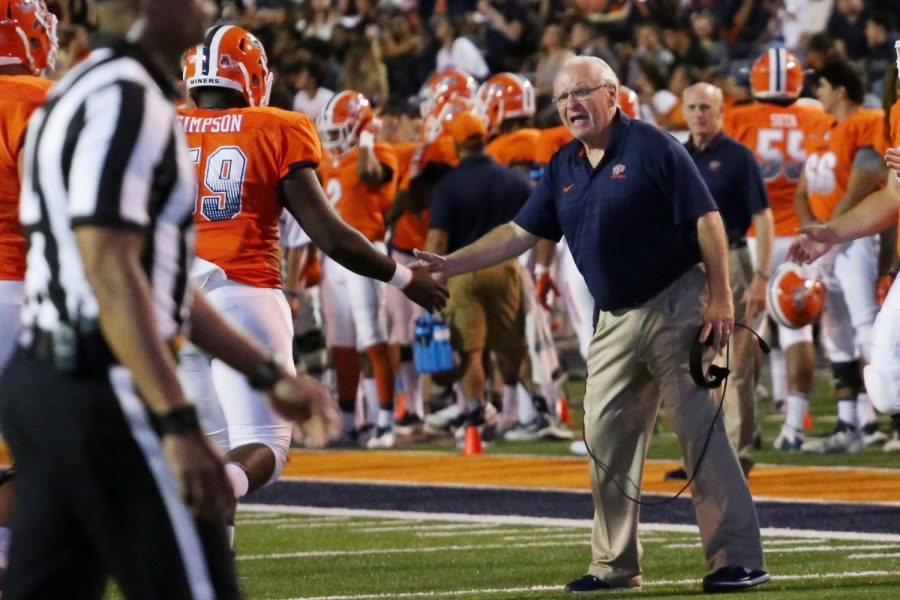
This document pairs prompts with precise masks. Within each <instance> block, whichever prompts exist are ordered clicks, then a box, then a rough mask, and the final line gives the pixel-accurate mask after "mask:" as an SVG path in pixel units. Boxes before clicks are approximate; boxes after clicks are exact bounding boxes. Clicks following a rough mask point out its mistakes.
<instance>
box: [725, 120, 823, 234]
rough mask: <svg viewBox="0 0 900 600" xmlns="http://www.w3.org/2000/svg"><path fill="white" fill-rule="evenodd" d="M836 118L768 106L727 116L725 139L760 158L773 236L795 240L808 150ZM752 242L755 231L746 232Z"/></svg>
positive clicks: (820, 138)
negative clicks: (799, 188)
mask: <svg viewBox="0 0 900 600" xmlns="http://www.w3.org/2000/svg"><path fill="white" fill-rule="evenodd" d="M831 122H832V117H831V116H829V115H828V114H826V113H825V112H824V111H823V110H821V109H819V108H815V107H811V106H802V105H797V104H791V105H790V106H778V105H776V104H770V103H767V102H758V103H754V104H745V105H742V106H737V107H734V108H732V109H731V110H729V111H728V112H726V113H725V121H724V129H725V133H726V134H728V135H730V136H731V137H733V138H735V139H736V140H738V141H739V142H741V143H742V144H744V145H745V146H747V147H748V148H750V149H751V150H753V153H754V154H755V155H756V160H757V162H758V163H759V167H760V171H762V175H763V180H764V181H765V185H766V192H767V194H768V196H769V205H770V206H771V207H772V216H773V218H774V220H775V235H776V236H787V237H791V236H794V235H796V231H797V228H798V227H800V220H799V219H798V218H797V211H796V210H795V209H794V195H795V194H796V192H797V184H798V182H799V181H800V175H801V173H802V172H803V164H804V162H805V160H806V148H807V146H808V145H810V144H815V143H819V142H821V141H822V140H823V139H824V136H825V133H826V132H827V131H828V129H829V128H830V126H831ZM748 235H750V236H752V235H753V232H752V230H751V231H750V232H748Z"/></svg>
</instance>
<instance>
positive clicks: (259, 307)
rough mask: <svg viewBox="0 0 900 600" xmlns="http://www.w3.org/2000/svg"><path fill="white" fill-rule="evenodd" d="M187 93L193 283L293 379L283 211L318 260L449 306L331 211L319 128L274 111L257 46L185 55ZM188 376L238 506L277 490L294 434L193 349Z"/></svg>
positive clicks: (251, 392)
mask: <svg viewBox="0 0 900 600" xmlns="http://www.w3.org/2000/svg"><path fill="white" fill-rule="evenodd" d="M184 81H185V84H186V86H187V89H188V91H189V92H190V94H191V97H192V99H193V101H194V103H195V104H196V105H197V108H189V109H182V110H181V111H180V122H181V124H182V126H183V128H184V130H185V132H186V136H187V140H188V145H189V148H190V154H191V156H192V157H193V159H194V161H195V164H196V167H197V175H198V177H197V179H198V194H197V209H196V212H195V215H194V220H195V223H196V227H197V257H198V261H197V262H198V263H199V264H198V266H197V268H195V269H194V270H193V272H192V278H193V279H194V280H195V282H196V283H197V284H198V285H200V286H201V287H202V288H203V289H204V290H205V291H206V292H207V297H208V298H209V300H210V302H211V303H212V304H213V305H215V306H217V307H218V308H219V309H220V310H221V311H222V313H223V314H225V315H226V317H227V318H229V319H230V320H231V321H232V322H233V323H234V324H235V325H236V326H237V327H239V328H241V329H242V330H244V331H246V332H247V333H249V334H250V335H251V336H253V337H254V338H255V339H256V340H257V341H259V342H260V343H262V344H264V345H265V346H266V347H267V348H268V349H269V350H271V351H272V352H273V353H274V354H276V355H278V356H280V357H283V360H285V361H286V362H285V365H284V367H285V368H286V369H287V370H289V371H293V363H292V361H290V360H289V357H290V356H291V341H292V335H293V327H292V322H291V315H290V310H289V308H288V304H287V302H286V300H285V297H284V293H283V291H282V289H281V287H282V281H281V251H280V248H279V236H278V218H279V215H281V213H282V209H283V208H285V207H286V208H287V209H288V210H289V211H290V212H291V214H292V215H293V216H294V217H295V218H296V219H297V221H298V222H299V223H300V224H301V225H303V224H306V227H305V228H304V229H305V231H307V232H308V234H309V235H310V238H311V239H312V241H313V243H314V244H315V245H316V246H317V247H318V248H320V249H321V250H322V251H323V252H324V253H326V254H328V255H332V256H335V257H336V259H337V260H338V261H340V263H341V264H343V265H346V267H347V268H349V269H352V270H354V271H358V272H360V273H363V274H365V275H367V276H371V277H375V278H378V279H381V280H388V279H391V277H392V276H393V279H392V282H393V283H395V284H397V285H400V286H403V287H404V288H405V291H406V293H407V294H409V295H410V297H411V298H413V299H415V300H416V301H419V302H422V303H423V304H424V305H426V306H428V307H434V306H439V305H442V304H443V297H444V292H443V290H441V289H440V288H437V287H435V286H434V285H433V283H432V282H431V279H430V278H428V277H427V275H426V274H424V273H414V272H412V271H410V270H409V269H405V268H404V267H398V266H397V265H395V264H394V262H393V261H391V260H390V259H388V258H387V257H386V256H384V255H383V254H382V253H379V252H378V251H376V250H375V249H374V248H373V247H372V245H371V244H370V243H369V242H368V240H366V238H365V237H363V236H362V235H360V234H359V233H358V232H356V231H355V230H353V229H352V228H350V227H348V226H347V225H346V224H345V223H344V222H343V221H342V220H341V219H340V218H339V217H338V216H337V215H336V214H335V213H334V211H333V210H332V209H331V208H330V207H329V205H328V200H327V199H326V198H325V195H324V193H323V191H322V188H321V187H320V185H319V183H318V180H317V178H316V175H315V172H314V170H313V169H314V168H315V167H316V165H317V164H318V163H319V161H320V160H321V159H322V152H321V145H320V142H319V139H318V137H317V134H316V130H315V127H314V125H313V123H312V121H311V120H310V119H309V118H308V117H307V116H305V115H302V114H299V113H293V112H288V111H283V110H280V109H276V108H270V107H267V106H266V103H267V100H268V93H269V89H270V86H271V81H272V75H271V73H270V72H269V70H268V65H267V59H266V53H265V50H264V49H263V47H262V45H261V44H260V42H259V41H258V40H257V39H256V38H255V37H254V36H253V35H252V34H250V33H249V32H248V31H246V30H244V29H242V28H240V27H234V26H227V25H226V26H218V27H215V28H213V29H211V30H210V31H209V32H208V34H207V37H206V41H205V43H204V44H203V45H201V46H198V47H197V48H195V49H193V50H192V51H190V52H189V54H188V56H187V58H186V61H185V69H184ZM392 274H393V275H392ZM180 371H181V374H182V377H183V379H184V385H185V389H186V390H187V391H188V393H189V397H190V398H192V399H194V400H195V401H196V402H197V404H198V408H199V409H200V412H201V417H202V418H201V420H202V422H203V425H204V429H205V431H206V432H207V434H208V435H210V437H211V438H212V439H213V441H214V442H215V443H216V445H217V446H218V447H219V448H220V449H221V450H222V451H223V452H224V453H225V461H226V471H227V474H228V476H229V479H230V480H231V483H232V487H233V488H234V493H235V497H236V498H240V497H241V496H243V495H244V494H246V493H247V492H248V491H249V490H253V489H255V488H258V487H260V486H262V485H264V484H266V483H267V482H270V481H272V480H274V479H276V478H277V477H278V475H279V473H280V472H281V468H282V465H283V464H284V461H285V460H286V458H287V451H288V447H289V444H290V439H291V430H290V427H289V425H288V424H287V423H286V422H285V421H284V420H283V419H281V418H280V417H279V416H277V415H276V414H275V413H274V412H272V411H271V410H270V409H269V407H268V405H267V404H266V402H265V401H264V398H263V397H262V395H261V394H260V393H259V392H258V391H257V390H255V389H253V388H252V387H251V385H250V384H249V383H248V382H247V380H246V379H245V378H243V377H242V376H241V375H240V374H239V373H237V372H235V371H233V370H232V369H230V368H229V367H227V366H226V365H225V364H223V363H221V362H220V361H217V360H213V361H211V362H210V360H209V358H208V357H206V356H204V355H201V354H200V353H199V352H198V351H196V349H188V350H187V351H185V352H184V353H183V354H182V360H181V365H180Z"/></svg>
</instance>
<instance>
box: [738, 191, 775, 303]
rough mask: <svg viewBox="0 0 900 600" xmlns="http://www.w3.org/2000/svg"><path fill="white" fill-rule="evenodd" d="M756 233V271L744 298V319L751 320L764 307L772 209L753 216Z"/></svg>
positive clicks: (770, 252)
mask: <svg viewBox="0 0 900 600" xmlns="http://www.w3.org/2000/svg"><path fill="white" fill-rule="evenodd" d="M753 228H754V230H755V231H756V271H754V272H753V279H752V280H751V281H750V287H748V288H747V293H746V296H745V298H744V302H745V304H746V307H747V308H746V314H745V315H743V318H744V319H747V320H749V319H753V318H754V317H756V315H758V314H759V313H761V312H762V311H763V309H764V308H765V307H766V284H767V282H768V280H769V269H770V268H771V262H772V240H773V238H774V237H775V221H774V219H773V218H772V209H771V208H764V209H763V210H761V211H758V212H757V213H755V214H754V215H753Z"/></svg>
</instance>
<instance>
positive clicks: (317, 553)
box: [236, 538, 590, 560]
mask: <svg viewBox="0 0 900 600" xmlns="http://www.w3.org/2000/svg"><path fill="white" fill-rule="evenodd" d="M589 543H590V541H589V540H588V539H587V538H585V539H584V541H583V542H582V544H584V545H585V546H586V545H588V544H589ZM571 545H572V543H571V542H565V541H559V542H555V541H552V540H550V541H546V542H528V543H525V544H509V543H506V544H455V545H452V546H424V547H423V546H420V547H416V548H369V549H365V550H309V551H305V552H275V553H272V554H244V555H238V556H237V559H236V560H276V559H287V558H321V557H324V556H367V555H370V554H423V553H435V552H461V551H470V550H506V549H509V548H547V547H552V546H571Z"/></svg>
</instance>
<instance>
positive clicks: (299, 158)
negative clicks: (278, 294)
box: [178, 107, 322, 288]
mask: <svg viewBox="0 0 900 600" xmlns="http://www.w3.org/2000/svg"><path fill="white" fill-rule="evenodd" d="M178 114H179V117H178V118H179V121H180V122H181V125H182V128H183V129H184V132H185V135H186V137H187V142H188V149H189V152H190V157H191V160H192V161H193V162H194V164H195V166H196V168H197V188H198V189H197V192H198V193H197V204H196V206H195V212H194V223H195V224H196V228H197V248H196V254H197V256H199V257H200V258H203V259H205V260H207V261H209V262H211V263H214V264H215V265H217V266H218V267H220V268H221V269H222V270H223V271H225V274H226V276H227V277H228V279H229V280H231V281H234V282H236V283H241V284H244V285H250V286H254V287H265V288H280V287H281V249H280V247H279V236H278V217H279V215H281V211H282V204H281V202H280V200H279V198H278V190H279V186H280V183H281V180H282V179H283V178H284V177H285V176H287V175H288V174H289V173H290V172H291V171H293V170H294V169H300V168H315V167H316V166H317V165H318V163H319V161H320V160H321V158H322V149H321V145H320V142H319V137H318V134H317V133H316V128H315V125H314V123H313V122H312V121H311V120H310V119H309V117H307V116H306V115H303V114H300V113H294V112H289V111H285V110H281V109H278V108H271V107H247V108H239V109H238V108H234V109H226V110H213V109H199V108H182V109H179V111H178Z"/></svg>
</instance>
